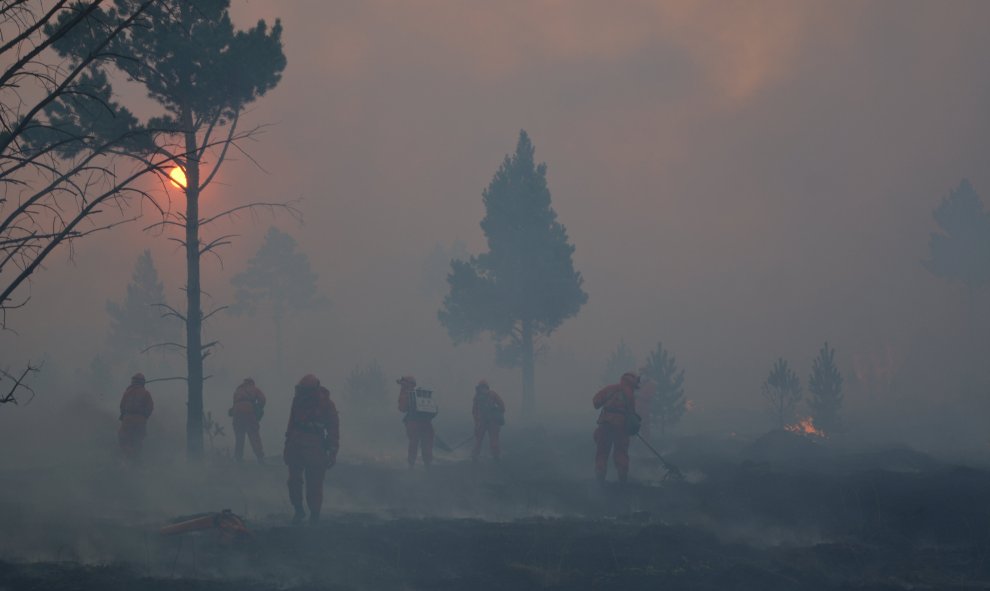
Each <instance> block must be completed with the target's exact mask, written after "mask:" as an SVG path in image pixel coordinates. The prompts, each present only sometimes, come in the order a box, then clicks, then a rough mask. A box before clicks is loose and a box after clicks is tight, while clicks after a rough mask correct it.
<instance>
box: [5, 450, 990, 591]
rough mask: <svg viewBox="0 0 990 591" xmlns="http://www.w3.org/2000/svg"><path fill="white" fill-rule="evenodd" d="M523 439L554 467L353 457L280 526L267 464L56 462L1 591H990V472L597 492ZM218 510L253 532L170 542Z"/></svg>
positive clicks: (757, 469)
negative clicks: (184, 525) (321, 504)
mask: <svg viewBox="0 0 990 591" xmlns="http://www.w3.org/2000/svg"><path fill="white" fill-rule="evenodd" d="M532 439H533V442H532V443H533V446H532V447H531V448H530V449H540V450H543V451H542V452H540V453H529V454H522V453H519V451H520V448H522V445H521V443H520V442H518V441H517V442H516V448H515V453H512V454H509V455H507V457H506V459H505V461H504V462H503V463H502V464H501V465H495V464H492V463H491V462H482V463H481V464H480V465H478V466H473V465H472V464H471V463H470V462H468V461H464V459H463V456H457V455H447V456H441V457H440V458H439V461H438V463H437V465H436V466H435V467H434V469H433V470H432V471H431V472H430V473H424V472H423V471H422V470H419V469H417V470H412V471H410V470H407V469H405V468H404V467H403V466H402V465H401V462H399V461H396V460H394V459H389V458H382V459H379V460H376V461H365V462H360V461H358V460H356V459H354V460H353V461H350V462H342V463H341V465H339V466H338V467H336V468H334V469H333V470H332V471H331V472H330V475H329V476H328V479H327V484H328V488H327V499H326V506H327V511H326V514H325V518H324V520H323V522H322V523H321V524H320V525H318V526H315V527H292V526H289V525H288V524H287V519H288V515H289V508H288V504H287V502H286V501H285V495H284V479H285V471H284V467H283V466H281V465H280V464H277V463H272V464H270V465H267V466H256V465H252V464H246V465H243V466H238V465H234V464H231V463H228V462H226V461H223V460H220V459H217V460H215V461H213V462H211V463H210V465H209V466H208V467H207V468H205V469H191V468H188V467H186V466H184V465H182V464H176V465H174V466H154V467H152V466H148V467H146V468H145V469H143V470H140V471H137V472H124V471H121V470H120V469H119V468H118V467H116V466H113V465H109V464H102V467H100V466H101V465H99V464H93V465H89V464H85V463H78V462H77V463H73V464H71V465H64V466H57V467H54V469H55V470H56V471H57V472H59V473H61V478H62V480H61V482H64V483H65V484H64V485H63V486H55V487H52V486H46V487H43V486H32V485H31V484H30V483H31V482H32V481H35V482H38V483H42V482H50V481H49V480H48V479H50V478H51V477H52V474H50V473H49V474H40V473H38V472H37V469H34V468H24V469H22V470H20V471H16V470H7V471H4V472H3V476H2V479H3V490H4V491H5V492H4V496H3V498H2V505H0V511H2V517H3V523H4V528H3V533H2V536H0V552H2V556H4V557H5V559H4V560H5V561H4V562H3V563H0V589H124V588H133V587H135V586H136V585H137V586H140V587H141V588H146V589H179V588H181V589H207V588H209V589H234V588H238V589H247V590H251V589H270V588H280V589H309V588H314V589H315V588H320V589H326V588H331V589H507V588H520V589H527V588H547V589H598V588H622V589H653V588H659V587H663V586H666V587H667V588H676V589H722V590H724V589H909V588H915V589H919V588H920V589H923V588H932V589H973V588H987V587H990V561H988V560H987V558H988V552H990V509H988V507H987V506H986V503H985V500H986V499H987V498H990V472H988V471H987V470H985V469H983V468H981V467H974V466H964V465H961V464H959V463H954V462H950V461H946V460H944V459H942V460H939V459H935V458H932V457H929V456H926V455H924V454H922V453H919V452H916V451H912V450H910V449H907V448H903V447H901V448H896V447H885V448H875V449H868V450H864V449H856V450H853V449H844V448H843V447H842V446H841V445H839V444H837V443H833V442H822V441H816V440H805V439H803V438H802V436H798V435H791V434H783V435H782V434H779V433H775V434H769V435H767V436H764V437H762V438H756V439H754V440H751V441H746V440H734V441H725V440H722V441H716V440H713V439H706V438H695V439H686V438H685V439H682V440H675V441H673V442H671V443H669V444H668V445H667V446H666V447H665V450H666V451H669V452H670V459H672V460H673V461H675V462H676V463H678V464H679V465H680V467H681V469H682V470H683V471H684V472H685V474H686V475H687V479H686V480H685V481H681V482H673V481H664V480H662V474H663V471H662V469H661V468H660V466H659V464H658V462H656V461H655V460H652V459H651V458H649V457H647V456H645V455H642V454H641V453H639V454H638V455H637V457H634V468H633V473H634V477H636V481H635V482H633V483H631V484H630V485H629V486H626V487H622V488H620V487H618V486H616V485H609V486H606V487H604V488H601V487H599V486H598V485H597V484H596V483H595V482H594V481H593V480H592V479H590V478H588V475H587V473H586V472H587V470H588V459H589V458H588V457H587V455H588V454H587V453H586V452H587V451H588V450H587V447H586V446H582V445H583V442H582V441H579V440H578V439H573V440H568V439H567V438H566V437H561V438H555V441H557V443H560V442H561V441H563V442H565V443H570V444H571V445H569V446H568V445H554V446H549V445H545V444H546V439H541V438H539V437H538V436H536V435H534V436H533V437H532ZM540 441H542V442H543V445H539V442H540ZM550 450H553V451H550ZM637 451H638V452H643V451H644V450H642V449H638V450H637ZM18 487H19V488H20V490H19V491H18V490H17V489H18ZM18 493H19V494H18ZM224 507H229V508H231V509H233V510H234V511H236V512H238V513H241V514H243V515H245V516H246V517H247V519H248V522H249V526H250V527H251V529H252V532H253V535H252V537H251V538H250V539H248V540H244V541H240V542H233V543H223V542H222V541H221V540H220V539H219V537H218V536H217V534H216V533H215V532H205V533H193V534H185V535H181V536H175V537H162V536H160V535H159V534H158V528H159V527H160V526H161V525H162V524H163V523H165V522H166V521H168V520H169V519H171V518H174V517H176V516H180V515H183V514H189V513H197V512H200V511H209V510H218V509H221V508H224Z"/></svg>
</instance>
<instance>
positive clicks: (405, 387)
mask: <svg viewBox="0 0 990 591" xmlns="http://www.w3.org/2000/svg"><path fill="white" fill-rule="evenodd" d="M396 383H397V384H399V412H402V413H405V416H404V417H403V418H402V422H404V423H405V424H406V436H407V437H408V438H409V454H408V458H407V461H408V462H409V467H410V468H412V467H413V466H414V465H415V464H416V455H417V454H418V453H419V452H420V451H422V453H423V465H424V466H425V467H426V468H429V467H430V464H431V463H433V418H432V417H427V416H423V415H421V414H418V413H417V412H416V409H415V403H414V402H413V400H412V397H413V396H414V394H413V392H414V391H415V390H416V378H414V377H412V376H402V377H401V378H399V379H398V380H396Z"/></svg>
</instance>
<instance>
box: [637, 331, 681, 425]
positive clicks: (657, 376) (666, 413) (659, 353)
mask: <svg viewBox="0 0 990 591" xmlns="http://www.w3.org/2000/svg"><path fill="white" fill-rule="evenodd" d="M643 373H644V374H645V375H646V376H647V377H649V378H650V379H651V380H653V382H654V383H655V384H656V393H654V395H653V401H652V404H651V405H650V415H651V417H652V419H653V421H654V422H655V423H656V424H658V425H659V426H660V435H661V436H662V435H666V434H667V428H668V427H672V426H674V425H675V424H677V422H678V421H680V420H681V417H683V416H684V413H685V412H687V400H686V399H685V398H684V370H683V369H679V368H678V367H677V359H676V358H675V357H674V356H673V355H672V354H671V353H670V352H669V351H667V350H666V349H664V348H663V343H657V348H656V349H655V350H654V351H652V352H651V353H650V356H649V358H647V360H646V367H645V368H644V370H643Z"/></svg>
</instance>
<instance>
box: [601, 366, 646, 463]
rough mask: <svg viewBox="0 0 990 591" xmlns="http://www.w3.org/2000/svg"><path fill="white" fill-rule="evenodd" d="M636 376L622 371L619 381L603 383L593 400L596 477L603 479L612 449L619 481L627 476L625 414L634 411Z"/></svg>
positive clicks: (627, 445)
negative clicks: (595, 416) (599, 410)
mask: <svg viewBox="0 0 990 591" xmlns="http://www.w3.org/2000/svg"><path fill="white" fill-rule="evenodd" d="M637 388H639V376H638V375H636V374H635V373H633V372H626V373H624V374H622V379H621V380H619V383H618V384H612V385H611V386H605V387H604V388H602V389H601V390H599V391H598V393H597V394H595V397H594V398H593V399H592V403H593V404H594V406H595V408H600V409H601V411H602V412H601V414H600V415H599V416H598V428H597V429H595V445H596V446H597V450H596V452H595V477H596V478H598V481H599V482H605V474H606V473H607V472H608V456H609V453H610V452H611V454H612V460H613V461H614V462H615V469H616V471H617V472H618V473H619V482H626V480H627V479H628V478H629V433H628V431H627V428H626V415H627V414H630V413H635V412H636V394H635V392H636V389H637Z"/></svg>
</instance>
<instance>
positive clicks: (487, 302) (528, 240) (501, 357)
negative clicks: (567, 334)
mask: <svg viewBox="0 0 990 591" xmlns="http://www.w3.org/2000/svg"><path fill="white" fill-rule="evenodd" d="M546 174H547V167H546V164H542V163H541V164H539V165H537V164H536V163H535V160H534V148H533V144H532V143H531V142H530V140H529V136H528V135H527V134H526V132H525V131H521V132H520V133H519V142H518V144H517V145H516V151H515V154H513V155H512V156H506V157H505V160H504V161H503V162H502V166H501V167H500V168H499V169H498V171H497V172H496V173H495V176H494V178H492V181H491V183H490V184H489V185H488V188H487V189H485V190H484V192H483V193H482V197H483V201H484V204H485V218H484V219H483V220H482V221H481V228H482V230H484V232H485V237H486V238H487V239H488V252H486V253H483V254H480V255H478V256H473V257H471V258H470V259H468V260H467V261H452V262H451V271H450V274H449V275H448V276H447V282H448V284H449V285H450V291H449V293H448V294H447V296H446V297H445V298H444V301H443V306H442V307H441V309H440V311H439V314H438V316H439V319H440V323H441V324H442V325H443V326H444V327H445V328H446V329H447V332H448V334H449V335H450V337H451V338H452V339H453V341H454V342H455V343H462V342H466V341H470V340H473V339H474V338H476V337H477V336H479V335H480V334H481V333H483V332H488V333H489V334H490V335H491V336H492V338H493V340H495V342H496V360H497V361H498V362H499V363H500V364H501V365H503V366H507V367H521V368H522V386H523V397H522V402H523V403H522V411H523V413H525V414H526V415H527V416H528V415H529V414H530V413H531V412H532V411H533V410H534V406H535V393H534V389H535V387H534V382H535V374H534V358H535V349H534V340H535V339H536V338H538V337H539V336H541V335H550V334H551V333H552V332H553V331H554V330H555V329H556V328H557V327H559V326H560V325H561V324H562V323H563V322H564V320H566V319H568V318H570V317H572V316H575V315H576V314H577V313H578V311H579V310H580V309H581V306H582V305H584V303H585V302H586V301H587V300H588V294H586V293H585V292H584V290H583V289H582V288H581V286H582V284H583V282H584V280H583V279H582V277H581V274H580V273H579V272H577V271H575V270H574V263H573V260H572V255H573V253H574V247H573V246H572V245H571V244H570V243H568V241H567V230H566V228H564V226H563V225H562V224H561V223H560V222H558V221H557V214H556V212H554V210H553V207H551V205H550V190H549V189H548V188H547V178H546Z"/></svg>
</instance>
